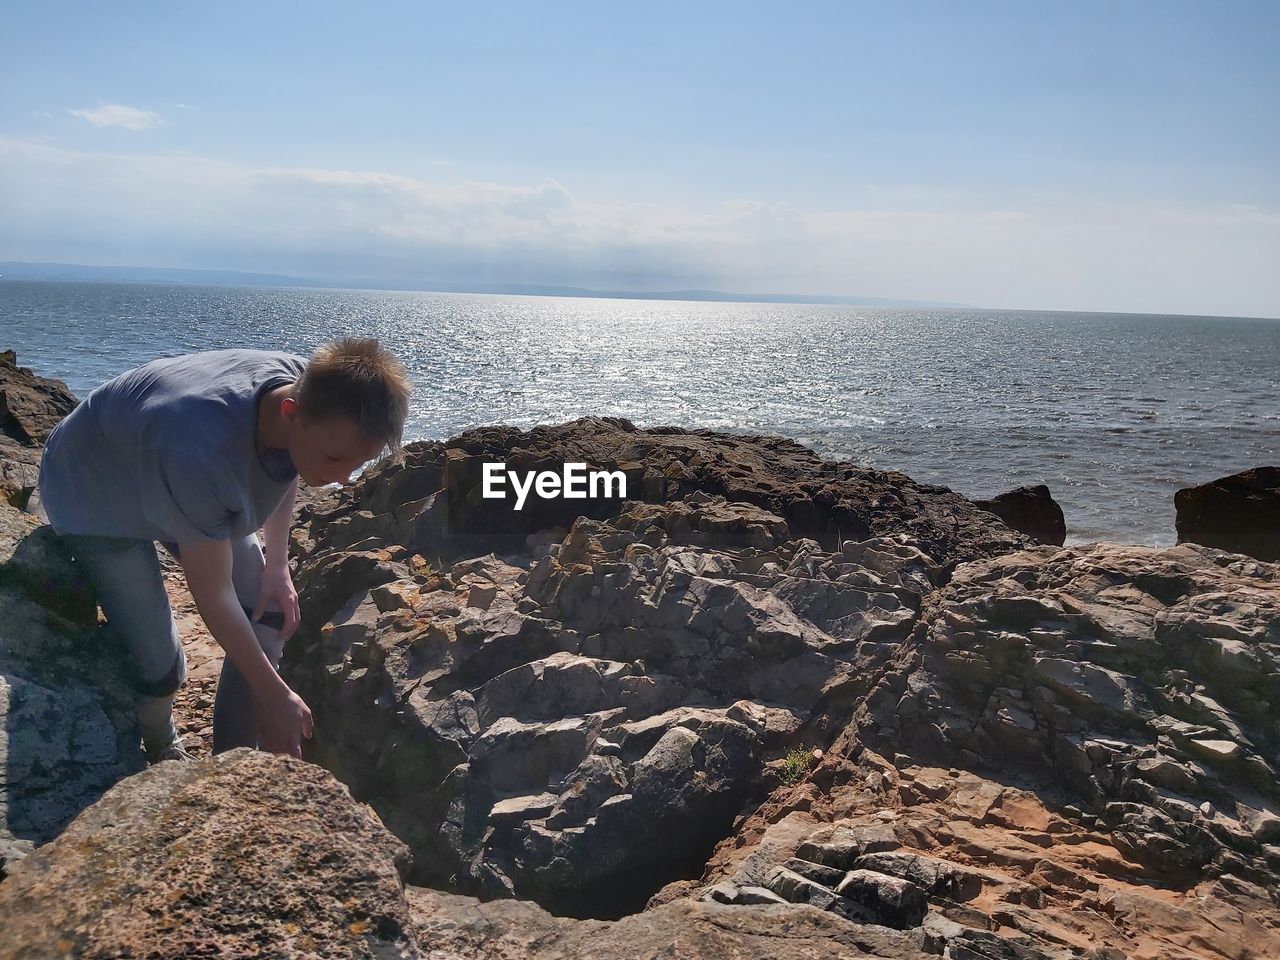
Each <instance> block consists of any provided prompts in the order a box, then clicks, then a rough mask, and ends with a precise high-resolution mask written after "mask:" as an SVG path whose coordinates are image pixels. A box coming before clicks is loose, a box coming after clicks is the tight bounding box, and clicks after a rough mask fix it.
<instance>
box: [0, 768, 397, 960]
mask: <svg viewBox="0 0 1280 960" xmlns="http://www.w3.org/2000/svg"><path fill="white" fill-rule="evenodd" d="M404 854H405V850H404V846H403V845H402V844H401V843H400V842H399V841H397V840H396V839H395V838H394V837H392V836H391V835H390V834H389V833H387V831H386V830H385V829H384V828H383V827H382V825H381V824H380V823H379V822H378V820H377V817H375V816H374V815H373V814H372V813H371V812H370V811H369V810H368V809H367V808H365V807H362V806H361V805H359V804H356V803H353V802H352V801H351V798H350V795H349V794H348V793H347V790H346V788H345V787H343V786H342V784H340V783H338V782H336V781H335V780H334V779H333V777H332V776H331V775H329V774H328V773H326V772H325V771H323V770H321V769H320V768H319V767H315V766H313V765H311V764H306V763H303V762H301V761H297V760H292V759H289V758H284V757H273V756H269V755H267V754H263V753H257V752H255V751H249V750H235V751H232V752H230V753H226V754H221V755H219V756H217V757H214V758H211V759H209V760H203V761H200V762H198V763H183V762H177V761H172V762H168V763H162V764H159V765H157V766H155V767H152V768H150V769H149V770H147V771H146V772H145V773H141V774H138V775H137V776H134V777H130V778H129V779H127V780H125V781H124V782H123V783H121V784H119V785H118V786H116V787H115V788H114V789H112V790H111V791H110V792H108V793H107V794H106V795H105V796H104V797H103V798H102V799H101V800H100V801H99V802H98V803H96V804H95V805H94V806H92V807H91V808H89V809H88V810H86V811H85V812H84V813H83V814H82V815H81V816H79V817H78V818H77V819H76V820H75V822H74V823H73V824H72V825H71V826H70V827H68V828H67V830H66V832H65V833H63V834H62V836H60V837H59V838H58V839H56V840H54V841H53V842H52V843H49V844H47V845H45V846H44V847H41V848H40V849H39V850H37V851H36V852H35V853H33V854H31V855H30V856H29V857H27V858H26V859H25V860H24V861H23V862H22V863H21V864H20V865H19V866H18V867H16V868H15V869H14V871H13V873H12V875H11V876H10V877H9V878H8V879H7V880H5V882H4V883H2V884H0V957H6V958H7V957H12V958H20V957H22V958H25V957H53V956H59V957H60V956H77V957H85V958H97V957H102V958H106V957H155V958H158V960H160V958H174V960H177V958H183V957H197V956H201V957H202V956H218V957H248V956H308V957H327V958H338V957H387V958H390V957H418V956H421V955H422V952H421V951H419V950H418V948H417V946H416V944H415V943H414V941H413V937H412V935H411V932H410V929H409V928H410V922H409V910H408V906H407V904H406V902H405V899H404V895H403V887H402V885H401V881H400V876H399V873H398V869H397V860H400V859H401V858H402V857H403V856H404Z"/></svg>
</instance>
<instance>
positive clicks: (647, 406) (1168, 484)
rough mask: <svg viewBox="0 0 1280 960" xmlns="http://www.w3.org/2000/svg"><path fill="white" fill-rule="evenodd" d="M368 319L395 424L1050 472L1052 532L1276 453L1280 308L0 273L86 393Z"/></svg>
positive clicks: (12, 315)
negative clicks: (989, 305)
mask: <svg viewBox="0 0 1280 960" xmlns="http://www.w3.org/2000/svg"><path fill="white" fill-rule="evenodd" d="M346 334H359V335H374V336H378V337H380V338H382V339H383V341H384V342H385V343H387V344H389V345H390V346H391V347H392V348H393V349H394V350H395V351H396V353H397V354H398V355H399V356H400V357H401V358H402V359H403V360H404V362H405V363H406V364H407V365H408V367H409V368H410V370H411V371H412V373H413V378H414V383H415V391H416V395H415V398H414V404H413V411H412V415H411V420H410V423H409V426H408V434H409V436H410V437H411V438H437V439H438V438H444V437H448V436H452V435H454V434H457V433H459V432H460V431H462V430H465V429H467V428H469V427H474V426H478V425H482V424H491V423H508V424H514V425H517V426H521V427H529V426H532V425H534V424H537V423H555V422H560V421H563V420H569V419H572V418H574V417H578V416H584V415H587V414H611V415H616V416H623V417H627V418H629V419H631V420H633V421H635V422H636V423H637V424H638V425H640V426H646V427H647V426H655V425H659V424H675V425H679V426H697V427H707V428H711V429H716V430H725V431H734V432H748V433H777V434H782V435H784V436H788V437H793V438H795V439H796V440H799V441H800V442H802V443H805V444H807V445H809V446H811V447H813V448H814V449H816V450H817V451H818V452H820V453H822V454H824V455H826V456H831V457H839V458H842V459H850V460H853V461H856V462H858V463H862V464H866V465H869V466H874V467H878V468H881V469H893V470H901V471H903V472H904V473H907V474H909V475H910V476H912V477H913V478H915V479H917V480H921V481H926V482H931V483H941V484H945V485H947V486H949V487H951V488H952V489H954V490H956V491H958V492H960V493H963V494H965V495H966V496H974V497H977V496H990V495H993V494H995V493H999V492H1001V491H1003V490H1007V489H1009V488H1011V487H1014V486H1018V485H1021V484H1026V483H1047V484H1048V485H1049V488H1050V489H1051V490H1052V491H1053V494H1054V496H1055V498H1057V500H1058V501H1059V503H1061V504H1062V508H1063V510H1064V512H1065V513H1066V517H1067V526H1068V531H1069V542H1078V541H1086V540H1094V539H1115V540H1125V541H1130V542H1136V543H1150V544H1171V543H1173V542H1174V539H1175V538H1174V512H1173V493H1174V491H1175V490H1176V489H1178V488H1179V487H1183V486H1189V485H1191V484H1196V483H1202V482H1204V481H1206V480H1210V479H1213V478H1215V477H1219V476H1223V475H1225V474H1228V473H1233V472H1236V471H1238V470H1243V469H1246V468H1248V467H1253V466H1257V465H1260V464H1264V463H1270V464H1274V463H1278V462H1280V400H1277V384H1280V322H1276V321H1269V320H1238V319H1225V318H1206V317H1162V316H1138V315H1132V314H1098V313H1079V314H1072V313H1038V312H1010V311H984V310H937V311H921V310H909V309H888V308H867V307H837V306H809V305H792V304H786V305H782V304H741V303H732V304H729V303H692V302H684V301H678V302H672V301H639V300H588V299H571V298H548V297H507V296H477V295H464V294H429V293H399V292H384V291H358V290H310V289H306V290H304V289H260V288H252V289H248V288H234V287H197V286H167V285H151V284H122V283H64V282H21V281H11V280H0V349H4V348H8V347H11V348H15V349H17V351H18V355H19V357H18V359H19V363H21V364H23V365H24V366H30V367H33V368H34V369H35V370H36V372H37V373H40V374H43V375H47V376H55V377H60V378H61V379H63V380H65V381H66V382H67V384H68V385H69V386H70V387H71V389H72V390H73V391H75V393H76V394H77V395H79V396H83V395H84V394H85V393H87V392H88V391H89V390H90V389H92V388H93V387H94V386H95V385H96V384H98V383H99V382H101V381H102V380H105V379H107V378H109V377H111V376H114V375H115V374H117V373H120V372H121V371H123V370H126V369H128V368H130V367H132V366H135V365H137V364H139V363H143V362H145V361H147V360H149V359H152V358H154V357H157V356H166V355H172V354H176V353H184V352H187V351H191V350H205V349H219V348H223V347H261V348H270V349H285V350H291V351H294V352H297V353H301V354H304V355H305V354H307V353H309V352H310V350H311V348H313V347H314V346H315V345H317V344H318V343H321V342H323V341H324V340H327V339H331V338H333V337H336V336H341V335H346Z"/></svg>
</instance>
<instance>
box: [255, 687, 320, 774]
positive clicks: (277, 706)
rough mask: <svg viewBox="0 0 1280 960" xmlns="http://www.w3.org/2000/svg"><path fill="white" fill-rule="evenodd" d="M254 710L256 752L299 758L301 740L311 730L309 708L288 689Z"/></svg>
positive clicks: (261, 701) (308, 735)
mask: <svg viewBox="0 0 1280 960" xmlns="http://www.w3.org/2000/svg"><path fill="white" fill-rule="evenodd" d="M257 707H258V727H259V731H258V732H259V736H260V738H261V739H260V742H259V746H260V748H261V749H263V750H266V751H268V752H270V753H285V754H288V755H289V756H291V757H301V756H302V740H303V738H304V737H306V738H307V739H310V737H311V732H312V730H313V729H314V721H313V720H312V719H311V708H310V707H308V706H307V705H306V703H304V702H303V700H302V698H301V697H300V696H298V695H297V694H296V693H294V692H293V691H292V690H290V689H289V688H288V687H285V688H284V689H283V691H282V692H281V693H280V694H278V695H272V696H270V697H268V698H266V699H265V700H259V701H258V703H257Z"/></svg>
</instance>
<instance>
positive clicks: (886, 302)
mask: <svg viewBox="0 0 1280 960" xmlns="http://www.w3.org/2000/svg"><path fill="white" fill-rule="evenodd" d="M0 277H2V278H3V279H4V280H106V281H113V282H116V283H176V284H207V285H209V286H219V287H320V288H329V289H356V290H420V291H423V292H427V293H491V294H507V295H512V296H529V297H597V298H603V299H611V300H705V301H723V302H726V303H820V304H839V305H845V306H859V307H964V306H968V304H963V303H939V302H937V301H932V300H892V299H886V298H884V297H835V296H827V295H824V294H804V293H795V294H793V293H728V292H725V291H723V290H661V291H656V292H655V291H645V290H591V289H588V288H586V287H556V286H549V285H544V284H528V283H493V284H459V283H449V282H447V281H439V282H437V281H421V280H388V279H385V278H383V279H377V278H367V277H362V278H353V279H338V278H329V279H323V280H321V279H316V278H314V277H291V276H284V275H280V274H272V273H245V272H242V271H237V270H185V269H177V268H173V267H95V266H86V265H83V264H76V263H25V262H22V261H0Z"/></svg>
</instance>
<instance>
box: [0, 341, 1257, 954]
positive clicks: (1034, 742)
mask: <svg viewBox="0 0 1280 960" xmlns="http://www.w3.org/2000/svg"><path fill="white" fill-rule="evenodd" d="M8 370H9V371H20V370H21V368H17V367H16V364H14V363H13V362H10V363H9V366H8ZM25 377H26V379H23V376H22V375H20V374H19V373H16V372H11V373H9V375H8V379H7V380H4V379H0V399H3V400H4V407H3V410H0V413H3V416H0V423H3V424H4V425H5V432H6V434H7V439H5V440H0V444H3V446H2V447H0V457H2V458H3V461H4V463H5V466H4V472H3V476H4V478H5V483H6V488H5V491H4V497H3V499H2V500H0V514H2V517H0V519H3V540H2V541H0V542H2V543H3V550H0V624H2V625H3V626H0V684H3V687H2V688H0V693H3V696H0V713H3V714H4V717H3V719H4V728H3V729H4V736H5V738H6V739H5V740H4V744H5V747H6V749H5V758H6V762H5V768H4V771H3V774H4V779H3V781H2V783H0V786H2V787H3V799H4V804H3V807H2V808H0V814H2V817H0V865H2V867H3V871H4V873H5V875H6V876H5V878H4V879H3V880H2V881H0V957H37V956H65V955H74V956H95V957H96V956H103V957H106V956H157V957H179V956H258V955H260V956H291V955H298V956H333V957H345V956H375V957H382V956H421V957H433V958H436V957H438V958H444V957H473V956H474V957H490V956H502V957H538V958H544V957H545V958H551V957H576V956H591V957H612V956H619V957H621V956H627V957H649V956H655V957H656V956H689V957H719V956H742V957H754V956H759V957H777V958H789V957H797V958H799V957H836V956H859V955H864V956H877V957H925V956H949V957H953V958H971V957H989V958H993V960H1000V958H1006V957H1008V958H1015V957H1016V958H1027V960H1034V958H1041V957H1044V958H1054V960H1059V958H1068V957H1072V958H1076V957H1078V958H1085V957H1092V958H1099V960H1103V958H1105V960H1118V958H1122V957H1152V958H1155V957H1175V958H1183V957H1187V958H1189V957H1204V958H1210V957H1211V958H1223V957H1233V958H1240V957H1255V956H1256V957H1263V956H1271V955H1280V899H1277V892H1276V890H1277V881H1278V878H1280V787H1278V786H1277V778H1276V767H1277V765H1280V566H1277V565H1276V564H1275V563H1271V562H1267V560H1268V559H1270V557H1269V556H1264V558H1263V559H1259V556H1263V555H1265V551H1266V550H1267V549H1269V545H1268V544H1269V542H1268V541H1267V540H1266V537H1265V531H1264V535H1263V536H1262V537H1261V538H1259V537H1258V536H1257V533H1258V531H1257V530H1256V529H1255V527H1256V525H1252V526H1251V525H1250V524H1248V523H1241V522H1239V516H1240V513H1241V511H1242V510H1243V511H1245V512H1246V513H1248V512H1249V511H1256V510H1258V509H1263V510H1271V509H1274V502H1275V501H1274V500H1273V499H1268V498H1269V497H1272V496H1273V495H1274V494H1273V493H1268V491H1269V490H1272V487H1269V486H1267V484H1268V483H1270V480H1269V477H1270V475H1269V474H1267V473H1266V472H1265V469H1264V470H1260V471H1258V472H1257V478H1256V479H1251V480H1249V481H1247V482H1244V481H1235V480H1234V478H1228V479H1229V480H1231V481H1232V482H1226V481H1221V482H1218V484H1217V487H1216V488H1215V490H1213V491H1212V492H1211V493H1210V494H1204V495H1188V496H1187V497H1185V498H1183V499H1185V500H1187V502H1188V503H1189V504H1191V503H1194V504H1196V505H1197V507H1196V510H1197V516H1198V517H1200V518H1201V519H1200V520H1198V521H1197V522H1198V523H1199V524H1200V527H1199V528H1197V529H1196V531H1195V534H1196V536H1197V538H1198V539H1201V540H1205V541H1210V542H1214V543H1215V546H1202V545H1198V544H1192V543H1183V544H1181V545H1179V546H1177V547H1175V548H1172V549H1168V550H1155V549H1150V548H1144V547H1138V546H1129V545H1123V544H1113V543H1098V544H1088V545H1082V546H1073V547H1070V548H1064V547H1062V546H1061V543H1062V538H1061V534H1063V533H1065V524H1062V518H1061V511H1058V512H1057V515H1056V517H1055V515H1054V513H1053V509H1052V508H1053V507H1056V505H1053V504H1052V498H1051V497H1050V496H1049V493H1048V491H1047V490H1035V489H1034V488H1033V489H1031V490H1028V491H1017V492H1014V493H1013V494H1011V495H1007V496H1005V497H1002V498H997V499H996V500H995V501H986V502H984V503H982V504H976V503H973V502H971V501H968V500H966V499H965V498H963V497H960V496H958V495H956V494H954V493H952V492H951V491H949V490H947V489H945V488H941V487H936V486H930V485H925V484H917V483H915V482H913V481H912V480H910V478H908V477H906V476H905V475H903V474H900V473H893V472H883V471H874V470H868V469H865V468H861V467H858V466H856V465H854V464H848V463H837V462H832V461H826V460H822V459H821V458H819V457H817V456H816V455H815V454H813V453H812V452H811V451H808V450H807V449H805V448H804V447H802V446H800V445H798V444H795V443H793V442H791V441H787V440H782V439H780V438H776V437H736V436H726V435H722V434H716V433H713V432H710V431H698V430H681V429H675V428H664V429H656V430H641V429H638V428H636V427H635V426H633V425H632V424H630V423H628V422H626V421H624V420H618V419H615V418H588V419H584V420H579V421H574V422H572V423H568V424H563V425H559V426H548V427H539V428H536V429H534V430H532V431H527V432H525V431H519V430H515V429H512V428H503V427H488V428H482V429H479V430H474V431H471V432H469V433H466V434H463V435H462V436H460V437H456V438H453V439H451V440H449V441H447V442H444V443H417V444H412V445H410V447H409V449H408V456H407V458H406V461H405V463H404V464H401V465H397V466H386V465H381V466H378V467H375V468H374V469H371V470H370V471H368V472H367V473H366V474H365V475H364V476H363V477H362V478H361V479H360V480H359V482H358V483H357V484H355V485H354V486H353V487H351V488H347V489H343V490H340V491H327V490H326V491H313V492H311V493H310V494H309V496H308V497H307V498H305V499H304V501H303V502H302V503H300V505H299V508H298V513H297V518H296V523H295V529H294V532H293V551H292V557H293V562H294V564H295V582H296V583H297V584H298V587H299V592H300V596H301V602H302V610H303V627H302V628H301V629H300V630H299V632H298V633H297V635H295V637H294V638H293V639H292V640H291V641H290V644H289V646H288V649H287V650H286V656H285V662H284V664H283V665H282V672H283V673H284V674H285V676H286V678H287V679H288V680H289V682H290V684H291V685H293V686H294V687H295V689H297V690H298V691H299V692H300V693H301V694H302V695H303V697H304V698H305V699H307V701H308V703H309V704H310V705H311V707H312V709H313V711H314V714H315V718H316V735H315V737H314V738H313V740H312V741H311V742H310V743H309V744H308V748H307V757H306V759H307V760H308V761H311V762H310V763H303V762H298V761H289V760H284V759H281V758H276V757H267V756H264V755H261V754H253V753H249V752H247V751H237V752H234V753H232V754H228V755H225V756H222V757H218V758H213V759H211V760H206V761H202V762H200V763H198V764H187V765H183V764H173V763H170V764H162V765H161V766H159V767H156V768H153V769H151V770H147V771H142V764H141V758H140V756H139V755H138V751H137V747H136V729H134V728H133V727H131V722H132V721H131V719H130V717H129V715H128V714H129V711H128V709H127V682H126V680H125V678H124V676H123V675H122V673H121V671H120V669H119V653H120V651H119V650H118V649H117V648H115V647H114V646H113V645H112V641H111V638H110V636H109V635H105V634H104V632H103V631H101V630H98V629H96V628H95V623H96V616H95V613H94V610H93V601H92V596H91V595H89V596H86V595H85V592H84V589H83V587H82V585H80V584H79V583H78V581H77V580H76V578H75V575H74V571H73V570H72V569H70V567H69V565H68V564H67V563H66V560H65V558H64V557H62V556H61V555H60V553H59V546H58V543H57V541H56V538H54V537H52V536H51V535H50V533H49V531H48V529H47V528H42V527H40V525H39V523H38V521H37V520H36V519H35V518H34V517H32V516H31V515H30V514H29V513H27V512H26V509H27V508H28V507H30V506H31V503H30V499H29V496H30V488H31V487H33V486H34V474H33V473H31V471H30V466H31V464H33V463H34V464H38V454H39V442H40V440H41V439H42V437H41V432H40V431H41V429H42V425H43V428H44V431H45V435H47V429H51V427H52V423H56V420H57V418H58V417H59V416H63V415H65V413H66V412H67V411H68V410H69V409H70V407H68V406H67V405H66V404H67V403H68V402H70V403H74V399H73V398H70V397H69V394H67V395H66V397H62V396H61V394H60V393H58V387H57V385H56V384H55V385H52V386H50V387H49V388H48V390H49V392H48V393H47V394H46V393H42V392H41V390H42V389H43V388H42V387H41V386H40V384H42V383H44V381H40V380H39V378H36V377H34V375H33V374H30V372H28V373H27V374H26V375H25ZM14 384H17V386H14ZM19 387H20V388H21V389H19ZM63 392H64V393H65V391H63ZM10 396H21V397H25V398H27V400H26V402H25V403H18V402H15V401H14V400H12V399H9V397H10ZM33 397H34V398H36V399H32V398H33ZM15 408H16V409H17V412H16V413H15ZM41 417H43V419H40V418H41ZM11 423H13V424H17V425H18V426H17V427H13V426H11ZM18 428H21V433H19V432H18ZM33 451H34V453H33ZM489 461H501V462H504V463H507V464H508V465H511V466H514V467H518V468H519V469H521V470H539V469H549V468H558V467H559V465H561V464H563V463H565V462H570V461H581V462H586V463H590V464H592V465H594V466H596V467H600V468H605V469H616V470H618V471H621V472H622V473H624V474H625V475H626V477H627V480H628V493H629V496H628V498H627V499H626V500H623V501H618V500H610V499H606V498H599V499H586V500H564V499H558V498H534V499H533V500H532V501H531V503H530V504H529V505H528V506H527V507H526V509H524V510H522V511H520V512H518V513H514V512H512V510H511V508H510V505H509V504H506V503H503V502H502V501H492V500H485V499H483V498H481V497H480V495H479V490H480V486H481V484H480V476H481V471H482V465H483V464H484V463H485V462H489ZM1198 489H1203V488H1198ZM1233 490H1240V491H1243V500H1241V499H1240V498H1236V499H1235V500H1233V499H1232V491H1233ZM1180 497H1183V495H1182V494H1180ZM1205 504H1208V505H1209V506H1204V505H1205ZM1259 504H1261V505H1262V506H1261V507H1259ZM1188 509H1190V507H1188ZM1215 511H1216V512H1215ZM1233 511H1234V513H1233ZM1182 515H1183V514H1182V505H1181V504H1180V523H1179V530H1180V533H1182V529H1183V524H1182V520H1181V518H1182ZM1188 515H1189V514H1188ZM1252 515H1254V516H1256V515H1258V514H1256V512H1255V513H1253V514H1252ZM1215 516H1216V517H1217V518H1219V519H1216V520H1215V519H1214V517H1215ZM1224 517H1228V518H1230V517H1234V518H1235V519H1233V520H1224V519H1222V518H1224ZM1002 518H1003V519H1002ZM1205 518H1207V519H1205ZM1010 524H1016V526H1017V528H1018V529H1015V528H1014V527H1013V526H1010ZM1206 524H1208V525H1209V526H1211V527H1213V526H1215V525H1216V529H1217V530H1218V531H1219V533H1220V534H1221V536H1220V537H1219V539H1218V540H1212V538H1211V537H1210V536H1207V535H1204V533H1203V530H1204V528H1205V525H1206ZM1233 524H1234V527H1233V526H1232V525H1233ZM1232 529H1235V530H1238V531H1244V532H1246V533H1248V534H1249V535H1250V536H1253V537H1254V540H1252V541H1250V542H1249V543H1247V544H1243V546H1247V547H1248V548H1249V549H1250V550H1252V551H1253V553H1254V554H1255V556H1249V555H1247V554H1246V553H1245V552H1243V551H1240V552H1227V551H1226V550H1224V549H1220V548H1219V547H1221V546H1222V545H1223V543H1227V544H1228V545H1229V546H1233V547H1235V548H1236V549H1237V550H1239V548H1240V547H1241V546H1242V544H1240V543H1238V542H1236V541H1232V540H1230V537H1231V536H1232V532H1231V531H1232ZM1190 530H1191V526H1190V525H1189V526H1188V531H1190ZM1223 531H1225V532H1223ZM1221 537H1226V538H1227V539H1226V540H1223V539H1221ZM1046 540H1047V541H1049V542H1048V543H1046V542H1044V541H1046ZM171 595H172V596H174V597H175V600H176V602H175V609H176V610H180V609H181V607H180V600H181V595H180V584H178V583H176V582H175V583H174V584H173V585H172V588H171ZM196 620H197V621H198V618H196ZM188 636H189V637H190V639H189V643H190V644H191V645H192V646H190V647H189V649H193V648H195V647H197V646H199V644H201V643H205V644H209V643H211V641H209V640H208V638H207V635H206V636H205V637H204V638H203V639H201V638H200V637H199V631H198V630H197V629H196V626H195V625H194V624H191V623H187V624H185V625H184V640H187V638H188ZM215 649H216V648H215ZM212 661H213V657H212V655H211V656H210V658H209V660H208V662H212ZM205 696H206V695H205V693H204V692H203V691H202V690H200V689H196V690H193V691H192V693H191V695H190V696H189V698H188V700H187V702H186V703H184V704H183V706H182V711H181V712H180V717H184V718H189V721H188V719H184V720H183V722H189V724H190V726H191V728H192V730H193V732H197V733H198V728H197V727H195V724H198V723H199V722H200V711H201V710H207V709H208V704H207V703H205V702H204V699H205ZM208 699H211V698H208ZM201 704H203V706H202V705H201ZM131 736H132V737H133V740H132V741H131V740H130V737H131ZM321 767H323V768H325V770H327V771H328V772H324V771H322V770H321V769H320V768H321ZM335 777H336V778H337V779H336V780H335V779H334V778H335ZM113 784H114V786H112V785H113ZM104 791H107V792H106V794H105V796H102V798H101V799H100V800H99V799H98V797H99V796H101V795H102V794H103V792H104ZM353 798H354V799H353ZM95 801H96V802H95ZM366 805H367V806H366ZM82 809H83V812H80V811H81V810H82ZM77 813H78V814H79V816H78V817H77V816H76V814H77ZM73 817H74V818H75V819H74V822H72V823H71V825H70V826H69V827H68V826H67V824H68V822H70V821H72V818H73ZM41 844H42V845H41ZM37 846H38V849H35V848H36V847H37ZM33 849H34V852H32V851H33Z"/></svg>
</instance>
